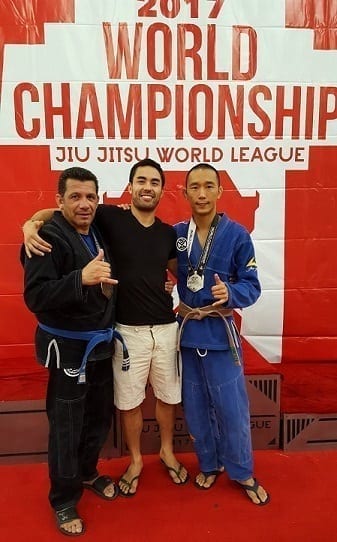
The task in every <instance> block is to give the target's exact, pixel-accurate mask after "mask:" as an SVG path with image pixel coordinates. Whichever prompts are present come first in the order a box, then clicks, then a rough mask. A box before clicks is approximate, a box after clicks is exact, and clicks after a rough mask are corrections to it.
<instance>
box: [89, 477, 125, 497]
mask: <svg viewBox="0 0 337 542" xmlns="http://www.w3.org/2000/svg"><path fill="white" fill-rule="evenodd" d="M110 484H112V485H113V486H114V493H113V495H111V497H110V496H109V495H106V494H105V493H104V490H105V489H106V488H107V487H108V486H109V485H110ZM83 487H85V489H89V490H90V491H93V492H94V493H96V495H98V496H99V497H101V498H102V499H105V500H106V501H113V500H114V499H115V498H116V497H117V495H118V493H119V492H118V487H117V485H116V484H115V483H114V481H113V480H112V479H111V478H110V476H105V475H103V476H98V478H96V480H94V482H93V483H92V484H90V483H89V482H83Z"/></svg>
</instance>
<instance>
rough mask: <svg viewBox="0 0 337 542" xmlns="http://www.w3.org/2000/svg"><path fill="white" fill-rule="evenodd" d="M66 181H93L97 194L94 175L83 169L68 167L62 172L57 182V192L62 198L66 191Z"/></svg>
mask: <svg viewBox="0 0 337 542" xmlns="http://www.w3.org/2000/svg"><path fill="white" fill-rule="evenodd" d="M67 179H74V180H75V181H83V182H84V181H93V182H94V183H95V188H96V194H97V193H98V180H97V177H96V175H94V174H93V173H92V172H91V171H89V170H88V169H84V168H83V167H70V168H68V169H65V170H64V171H62V173H61V175H60V177H59V181H58V187H57V191H58V193H59V194H60V196H64V194H65V191H66V189H67Z"/></svg>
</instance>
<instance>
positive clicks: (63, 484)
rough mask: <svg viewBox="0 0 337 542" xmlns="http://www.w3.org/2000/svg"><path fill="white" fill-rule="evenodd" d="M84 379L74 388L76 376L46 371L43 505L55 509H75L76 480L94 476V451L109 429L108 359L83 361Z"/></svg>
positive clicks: (78, 488)
mask: <svg viewBox="0 0 337 542" xmlns="http://www.w3.org/2000/svg"><path fill="white" fill-rule="evenodd" d="M79 366H80V363H79V364H78V368H79ZM86 377H87V378H86V383H85V384H78V383H77V376H75V377H74V376H68V375H67V374H66V373H65V371H64V370H63V369H62V368H61V369H57V368H56V367H55V365H54V364H52V366H51V367H50V368H49V382H48V391H47V405H46V406H47V415H48V419H49V446H48V464H49V477H50V482H51V487H50V492H49V501H50V504H51V506H52V507H53V508H54V509H55V510H61V509H63V508H67V507H69V506H73V505H76V503H77V502H78V501H79V499H80V497H81V495H82V492H83V487H82V481H83V480H92V479H93V478H95V476H97V475H98V472H97V468H96V467H97V462H98V458H99V453H100V451H101V448H102V446H103V444H104V442H105V440H106V438H107V435H108V432H109V429H110V427H111V422H112V416H113V409H114V406H113V378H112V362H111V357H109V358H108V359H104V360H99V361H89V362H88V364H87V370H86Z"/></svg>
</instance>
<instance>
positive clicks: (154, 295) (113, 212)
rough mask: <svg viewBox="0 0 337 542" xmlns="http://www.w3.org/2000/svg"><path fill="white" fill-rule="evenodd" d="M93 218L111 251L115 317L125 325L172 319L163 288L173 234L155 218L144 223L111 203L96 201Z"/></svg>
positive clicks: (173, 244) (172, 250)
mask: <svg viewBox="0 0 337 542" xmlns="http://www.w3.org/2000/svg"><path fill="white" fill-rule="evenodd" d="M95 222H96V223H97V226H98V227H99V229H100V231H101V233H102V234H103V236H104V239H105V241H106V242H107V244H108V245H109V248H110V250H111V253H112V255H113V258H114V261H115V265H116V270H117V278H118V281H119V284H118V289H117V303H116V320H117V322H120V323H121V324H126V325H152V324H168V323H170V322H174V321H175V314H174V312H173V303H172V297H171V295H170V294H167V293H166V292H165V281H166V276H167V274H166V269H167V262H168V260H170V259H172V258H175V257H176V234H175V231H174V229H173V227H172V226H170V225H169V224H165V223H164V222H162V221H161V220H159V218H156V219H155V222H154V224H152V226H149V227H145V226H143V225H142V224H140V222H139V221H138V220H137V219H136V218H135V217H134V216H133V214H132V213H131V211H124V210H123V209H120V208H119V207H115V206H113V205H99V206H98V209H97V212H96V218H95Z"/></svg>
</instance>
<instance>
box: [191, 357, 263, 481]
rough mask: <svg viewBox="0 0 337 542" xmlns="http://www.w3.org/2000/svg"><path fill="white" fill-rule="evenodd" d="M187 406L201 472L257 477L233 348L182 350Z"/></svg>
mask: <svg viewBox="0 0 337 542" xmlns="http://www.w3.org/2000/svg"><path fill="white" fill-rule="evenodd" d="M181 355H182V381H183V407H184V413H185V418H186V423H187V426H188V430H189V432H190V434H191V436H192V439H193V442H194V449H195V452H196V454H197V456H198V460H199V466H200V469H201V470H202V471H203V472H209V471H213V470H217V469H219V468H220V467H225V469H226V471H227V473H228V476H229V478H230V479H232V480H241V481H242V480H247V479H248V478H250V477H251V476H252V474H253V456H252V445H251V432H250V415H249V403H248V396H247V390H246V383H245V377H244V374H243V368H242V366H240V365H235V363H234V360H233V356H232V354H231V352H230V351H229V350H198V349H194V348H185V347H182V348H181Z"/></svg>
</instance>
